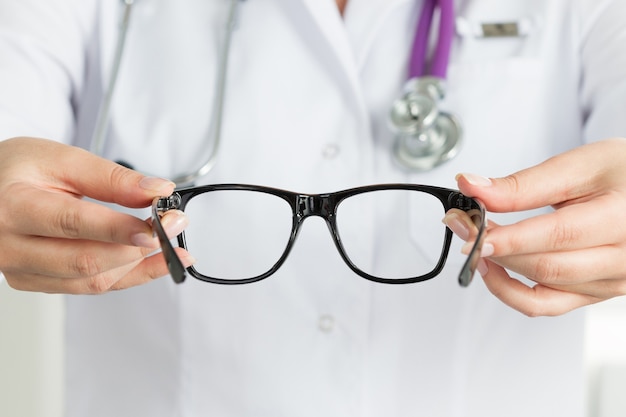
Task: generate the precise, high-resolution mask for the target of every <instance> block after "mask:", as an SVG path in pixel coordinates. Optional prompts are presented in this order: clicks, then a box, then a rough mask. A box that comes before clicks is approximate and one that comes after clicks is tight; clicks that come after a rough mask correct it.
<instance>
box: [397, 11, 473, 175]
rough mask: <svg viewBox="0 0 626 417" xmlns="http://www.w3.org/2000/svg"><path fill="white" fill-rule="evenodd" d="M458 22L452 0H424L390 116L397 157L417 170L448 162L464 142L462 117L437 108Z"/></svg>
mask: <svg viewBox="0 0 626 417" xmlns="http://www.w3.org/2000/svg"><path fill="white" fill-rule="evenodd" d="M436 7H439V33H438V38H437V44H436V48H435V51H434V54H433V57H432V60H431V63H430V66H428V64H427V59H426V57H427V51H428V47H429V40H430V36H429V35H430V32H431V24H432V20H433V17H434V14H435V8H436ZM454 26H455V16H454V0H424V3H423V5H422V10H421V13H420V16H419V21H418V24H417V28H416V30H415V36H414V40H413V48H412V50H411V56H410V60H409V73H408V76H409V77H408V81H407V82H406V84H405V85H404V89H403V93H402V96H401V97H400V98H399V99H398V100H396V101H395V102H394V103H393V106H392V108H391V114H390V121H391V123H390V124H391V128H392V130H393V131H394V132H395V134H396V138H395V143H394V150H393V154H394V157H395V160H396V161H397V162H399V163H400V165H401V166H402V167H405V168H408V169H411V170H414V171H427V170H429V169H432V168H434V167H436V166H438V165H441V164H442V163H444V162H446V161H449V160H450V159H452V158H454V157H455V156H456V155H457V153H458V152H459V149H460V146H461V136H462V132H461V124H460V122H459V120H458V119H457V118H456V117H454V116H453V115H451V114H449V113H445V112H441V111H439V106H438V102H439V101H440V100H441V99H443V97H444V95H445V81H446V75H447V70H448V62H449V59H450V50H451V47H452V41H453V38H454V33H455V29H454ZM428 67H430V68H429V71H428Z"/></svg>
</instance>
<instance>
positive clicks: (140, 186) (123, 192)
mask: <svg viewBox="0 0 626 417" xmlns="http://www.w3.org/2000/svg"><path fill="white" fill-rule="evenodd" d="M73 151H74V152H76V154H77V155H73V152H72V154H68V155H64V158H67V159H68V162H71V163H72V164H73V169H66V170H63V171H62V172H61V173H60V176H59V178H60V179H61V180H62V181H63V183H64V184H66V186H67V187H68V188H69V190H68V191H72V192H75V193H77V194H80V195H84V196H87V197H90V198H93V199H96V200H99V201H106V202H111V203H116V204H120V205H123V206H126V207H135V208H136V207H146V206H148V205H150V203H151V202H152V199H153V198H154V197H159V196H166V195H170V194H171V193H172V192H173V191H174V187H175V185H174V183H173V182H171V181H168V180H165V179H161V178H155V177H147V176H145V175H143V174H140V173H139V172H137V171H134V170H132V169H129V168H126V167H124V166H122V165H119V164H117V163H115V162H112V161H109V160H107V159H104V158H100V157H98V156H96V155H93V154H91V153H89V152H87V151H85V150H83V149H78V148H74V149H73ZM78 154H82V155H78ZM62 166H67V167H71V166H72V165H71V164H69V163H68V164H67V165H62Z"/></svg>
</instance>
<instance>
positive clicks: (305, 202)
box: [152, 184, 486, 286]
mask: <svg viewBox="0 0 626 417" xmlns="http://www.w3.org/2000/svg"><path fill="white" fill-rule="evenodd" d="M173 209H177V210H182V211H184V212H185V214H186V215H187V216H188V218H189V222H190V227H188V228H187V230H185V231H184V232H183V233H181V234H180V235H178V238H177V239H178V245H179V246H180V247H182V248H184V249H186V250H188V251H189V252H191V253H196V257H197V258H200V259H199V260H198V262H196V264H194V265H193V266H191V267H189V268H187V271H188V272H189V274H191V275H192V276H193V277H195V278H197V279H200V280H202V281H207V282H211V283H217V284H246V283H251V282H256V281H260V280H262V279H264V278H267V277H269V276H270V275H272V274H273V273H274V272H276V271H277V270H278V268H279V267H280V266H281V265H282V264H283V262H284V261H285V259H286V258H287V256H288V254H289V251H290V250H291V248H292V247H293V244H294V242H295V240H296V237H297V236H298V233H299V231H300V228H301V226H302V223H303V222H304V220H305V219H306V218H307V217H310V216H319V217H321V218H323V219H324V220H325V221H326V224H327V226H328V228H329V230H330V233H331V235H332V238H333V240H334V242H335V246H336V247H337V249H338V250H339V253H340V254H341V257H342V258H343V260H344V261H345V262H346V264H347V265H348V266H349V267H350V269H352V270H353V271H354V272H355V273H357V274H358V275H360V276H361V277H363V278H366V279H368V280H371V281H375V282H381V283H388V284H406V283H414V282H421V281H425V280H428V279H431V278H433V277H435V276H437V275H438V274H439V273H440V272H441V270H442V269H443V267H444V264H445V261H446V259H447V257H448V252H449V249H450V244H451V241H452V231H451V230H450V229H448V228H447V227H446V226H445V225H444V224H443V223H442V221H441V219H442V217H443V215H445V213H447V212H448V211H449V210H458V211H459V213H461V214H463V215H466V216H468V217H469V218H470V219H471V220H472V221H473V222H474V224H475V225H476V226H477V228H478V234H477V237H476V241H475V243H474V246H473V248H472V250H471V251H470V253H469V255H468V258H467V260H466V262H465V264H464V266H463V268H462V269H461V272H460V274H459V283H460V285H462V286H467V285H469V283H470V282H471V280H472V277H473V274H474V271H475V269H476V263H477V262H478V259H479V256H480V251H481V246H482V240H483V234H484V233H483V232H484V230H485V222H486V218H485V217H486V216H485V208H484V206H483V205H482V203H480V201H478V200H476V199H473V198H470V197H466V196H465V195H463V194H461V193H460V192H459V191H457V190H452V189H447V188H440V187H433V186H426V185H416V184H380V185H370V186H365V187H358V188H352V189H349V190H344V191H338V192H335V193H327V194H299V193H295V192H291V191H285V190H280V189H276V188H270V187H263V186H256V185H244V184H220V185H206V186H202V187H192V188H184V189H180V190H176V191H175V192H174V193H173V194H172V195H171V196H169V197H160V198H156V199H155V200H154V202H153V204H152V224H153V227H154V230H155V233H156V235H157V236H158V238H159V241H160V243H161V248H162V251H163V254H164V256H165V260H166V262H167V265H168V268H169V271H170V274H171V275H172V278H173V279H174V281H175V282H177V283H181V282H183V281H184V280H185V277H186V271H185V268H184V267H183V265H182V263H181V261H180V259H179V258H178V256H177V255H176V252H175V251H174V248H173V246H172V244H171V242H170V240H169V239H168V237H167V235H166V234H165V231H164V229H163V226H162V224H161V220H160V216H161V215H163V214H164V213H165V212H166V211H168V210H173ZM381 227H382V228H384V230H385V233H384V234H383V235H381V236H377V235H376V231H377V230H381ZM372 241H373V242H375V244H374V245H372V243H371V242H372ZM199 251H202V253H201V256H198V255H197V253H198V252H199Z"/></svg>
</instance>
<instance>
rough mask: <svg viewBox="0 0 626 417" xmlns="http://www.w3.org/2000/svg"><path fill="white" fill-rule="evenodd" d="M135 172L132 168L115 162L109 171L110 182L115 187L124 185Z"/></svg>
mask: <svg viewBox="0 0 626 417" xmlns="http://www.w3.org/2000/svg"><path fill="white" fill-rule="evenodd" d="M133 175H134V173H133V171H131V170H130V169H128V168H126V167H124V166H122V165H119V164H115V165H114V166H113V167H112V168H111V171H109V184H110V186H111V187H113V188H117V187H122V186H123V184H126V183H127V182H128V181H129V180H130V179H131V178H132V177H133Z"/></svg>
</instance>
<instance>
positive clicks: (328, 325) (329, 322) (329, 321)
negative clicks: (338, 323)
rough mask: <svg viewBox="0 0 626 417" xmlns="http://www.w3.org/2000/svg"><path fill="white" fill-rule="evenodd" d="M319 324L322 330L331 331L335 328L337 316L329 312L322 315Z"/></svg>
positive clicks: (324, 331)
mask: <svg viewBox="0 0 626 417" xmlns="http://www.w3.org/2000/svg"><path fill="white" fill-rule="evenodd" d="M317 326H318V328H319V329H320V331H321V332H323V333H330V332H332V331H333V329H334V328H335V318H334V317H333V316H331V315H328V314H324V315H321V316H320V318H319V320H318V322H317Z"/></svg>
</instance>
